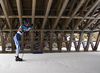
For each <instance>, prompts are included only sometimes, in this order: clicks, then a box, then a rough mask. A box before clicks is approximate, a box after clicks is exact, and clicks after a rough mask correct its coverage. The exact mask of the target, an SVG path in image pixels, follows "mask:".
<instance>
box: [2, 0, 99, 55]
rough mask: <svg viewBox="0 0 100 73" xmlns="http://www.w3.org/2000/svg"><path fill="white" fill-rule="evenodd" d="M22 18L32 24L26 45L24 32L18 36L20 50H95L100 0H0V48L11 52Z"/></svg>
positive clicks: (13, 50) (97, 36) (97, 43)
mask: <svg viewBox="0 0 100 73" xmlns="http://www.w3.org/2000/svg"><path fill="white" fill-rule="evenodd" d="M25 20H28V21H29V25H31V24H34V25H33V27H31V30H30V31H29V32H30V35H31V36H29V37H28V38H27V39H29V41H28V44H27V47H24V43H25V42H26V40H25V38H26V37H27V36H26V34H27V33H28V32H25V33H23V35H22V36H21V38H20V41H19V42H20V44H21V52H23V51H24V52H34V51H41V52H70V51H73V50H72V47H73V48H75V49H74V51H75V52H79V51H98V45H99V43H100V0H38V1H37V0H25V1H24V0H0V33H1V34H0V38H1V42H0V44H1V46H2V51H0V52H4V53H7V52H11V53H12V52H15V45H14V41H13V36H14V35H15V33H16V32H17V31H18V28H19V26H20V25H22V23H23V21H25ZM97 34H98V35H97ZM87 35H88V36H87ZM93 35H95V37H93ZM94 38H97V39H94ZM44 43H46V44H44ZM48 43H49V44H48ZM73 43H74V45H73ZM94 43H96V44H94ZM37 44H38V45H37ZM9 45H10V47H11V51H8V49H7V48H8V46H9ZM81 45H82V46H81ZM89 45H91V46H89ZM37 47H38V49H36V48H37ZM81 47H83V50H81ZM90 47H91V48H92V50H91V49H89V48H90ZM62 48H65V49H66V50H63V49H62Z"/></svg>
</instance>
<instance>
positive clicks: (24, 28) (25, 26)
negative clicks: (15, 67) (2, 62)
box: [13, 21, 33, 61]
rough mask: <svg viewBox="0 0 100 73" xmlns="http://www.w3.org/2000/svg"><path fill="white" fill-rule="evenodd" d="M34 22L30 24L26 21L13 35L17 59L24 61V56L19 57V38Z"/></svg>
mask: <svg viewBox="0 0 100 73" xmlns="http://www.w3.org/2000/svg"><path fill="white" fill-rule="evenodd" d="M32 26H33V24H31V25H29V23H28V22H27V21H24V24H23V25H21V26H20V27H19V29H18V31H17V33H16V34H15V36H14V37H13V39H14V42H15V45H16V56H15V61H22V58H19V51H20V43H19V38H20V36H21V35H22V33H23V32H24V31H29V30H30V29H31V27H32Z"/></svg>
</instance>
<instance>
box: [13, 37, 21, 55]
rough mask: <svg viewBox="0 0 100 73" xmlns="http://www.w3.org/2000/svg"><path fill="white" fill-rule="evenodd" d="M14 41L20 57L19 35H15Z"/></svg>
mask: <svg viewBox="0 0 100 73" xmlns="http://www.w3.org/2000/svg"><path fill="white" fill-rule="evenodd" d="M13 39H14V42H15V45H16V56H19V51H20V43H19V40H18V39H17V35H15V36H14V38H13Z"/></svg>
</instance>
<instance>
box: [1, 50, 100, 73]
mask: <svg viewBox="0 0 100 73" xmlns="http://www.w3.org/2000/svg"><path fill="white" fill-rule="evenodd" d="M14 56H15V54H0V73H100V52H66V53H43V54H31V53H29V54H25V55H24V60H25V61H23V62H15V60H14V59H15V57H14ZM20 56H22V54H21V55H20Z"/></svg>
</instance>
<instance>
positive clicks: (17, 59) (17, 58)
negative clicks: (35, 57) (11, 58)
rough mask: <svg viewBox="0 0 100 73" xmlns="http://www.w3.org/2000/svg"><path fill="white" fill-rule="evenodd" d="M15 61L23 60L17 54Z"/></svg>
mask: <svg viewBox="0 0 100 73" xmlns="http://www.w3.org/2000/svg"><path fill="white" fill-rule="evenodd" d="M15 61H23V59H22V58H19V56H15Z"/></svg>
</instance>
